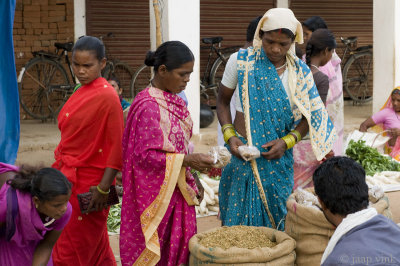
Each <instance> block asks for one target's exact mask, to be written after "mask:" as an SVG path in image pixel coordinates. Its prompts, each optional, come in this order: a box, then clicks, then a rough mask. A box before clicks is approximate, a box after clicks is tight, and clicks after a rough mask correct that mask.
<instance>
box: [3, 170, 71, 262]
mask: <svg viewBox="0 0 400 266" xmlns="http://www.w3.org/2000/svg"><path fill="white" fill-rule="evenodd" d="M0 179H1V180H3V181H4V180H5V179H7V181H6V182H5V183H4V184H3V185H2V186H1V189H0V265H10V266H12V265H15V266H19V265H53V263H52V259H51V252H52V249H53V246H54V244H55V243H56V241H57V239H58V238H59V236H60V234H61V232H62V230H63V228H64V226H65V225H66V224H67V223H68V221H69V219H70V216H71V212H72V207H71V204H70V203H69V202H68V200H69V198H70V196H71V183H70V182H69V181H68V180H67V178H66V177H65V176H64V175H63V174H62V173H61V172H60V171H58V170H56V169H53V168H42V169H38V168H33V167H22V168H21V169H18V167H15V166H13V165H7V164H3V163H0Z"/></svg>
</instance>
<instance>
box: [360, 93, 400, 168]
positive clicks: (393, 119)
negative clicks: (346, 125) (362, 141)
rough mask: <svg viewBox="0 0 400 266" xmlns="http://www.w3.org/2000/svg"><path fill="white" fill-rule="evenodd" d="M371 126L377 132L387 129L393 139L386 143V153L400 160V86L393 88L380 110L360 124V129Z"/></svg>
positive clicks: (366, 128)
mask: <svg viewBox="0 0 400 266" xmlns="http://www.w3.org/2000/svg"><path fill="white" fill-rule="evenodd" d="M370 127H373V131H375V132H377V133H380V132H382V131H384V130H386V131H387V133H388V134H389V136H390V137H391V139H390V140H389V141H388V142H387V143H386V145H385V153H387V154H389V155H390V156H391V157H392V158H394V159H396V160H397V161H400V138H399V137H400V86H399V87H396V88H394V89H393V90H392V93H390V96H389V98H388V99H387V101H386V103H385V104H384V105H383V107H382V108H381V110H380V111H379V112H377V113H376V114H374V115H372V116H371V117H370V118H368V119H367V120H365V121H364V122H363V123H362V124H361V125H360V131H361V132H366V131H367V130H368V128H370ZM385 134H386V133H385Z"/></svg>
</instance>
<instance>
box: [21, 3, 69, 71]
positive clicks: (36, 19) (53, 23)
mask: <svg viewBox="0 0 400 266" xmlns="http://www.w3.org/2000/svg"><path fill="white" fill-rule="evenodd" d="M13 35H14V52H15V61H16V69H17V75H18V73H19V71H20V69H21V67H22V66H23V65H25V63H26V62H27V61H28V60H29V59H31V58H32V52H33V51H39V50H45V51H51V52H54V50H55V48H54V43H55V42H67V41H73V40H74V1H73V0H17V3H16V7H15V18H14V33H13Z"/></svg>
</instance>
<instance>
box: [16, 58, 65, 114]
mask: <svg viewBox="0 0 400 266" xmlns="http://www.w3.org/2000/svg"><path fill="white" fill-rule="evenodd" d="M21 71H22V73H20V77H21V78H20V79H19V80H18V81H19V84H18V90H19V99H20V103H21V106H22V108H23V109H24V110H25V112H26V113H27V114H29V115H30V116H31V117H33V118H36V119H42V120H45V119H47V118H51V117H54V116H55V115H56V114H57V113H58V112H59V111H60V109H61V107H62V106H63V105H64V103H65V101H66V100H67V98H68V90H67V89H66V88H69V87H71V84H70V83H69V80H68V76H67V73H66V71H65V69H64V67H63V66H62V65H61V64H60V63H58V62H56V61H53V60H50V59H48V58H44V57H37V58H34V59H32V60H30V61H29V62H28V63H27V64H26V66H25V68H23V69H22V70H21Z"/></svg>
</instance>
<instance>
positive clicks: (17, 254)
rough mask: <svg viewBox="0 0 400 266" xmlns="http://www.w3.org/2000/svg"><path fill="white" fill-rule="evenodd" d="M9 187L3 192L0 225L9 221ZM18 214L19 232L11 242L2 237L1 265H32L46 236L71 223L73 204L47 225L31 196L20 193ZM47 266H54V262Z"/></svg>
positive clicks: (0, 198)
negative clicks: (37, 249) (37, 250)
mask: <svg viewBox="0 0 400 266" xmlns="http://www.w3.org/2000/svg"><path fill="white" fill-rule="evenodd" d="M9 187H10V186H9V185H8V184H4V185H3V186H2V188H1V189H0V222H2V223H3V222H5V221H6V216H7V215H6V213H7V196H6V195H7V190H8V189H9ZM17 198H18V208H19V210H18V214H17V216H16V220H15V221H16V230H15V233H14V235H13V237H12V238H11V240H10V242H7V241H6V240H5V239H4V238H0V265H9V266H14V265H15V266H19V265H31V264H32V260H33V253H34V252H35V249H36V247H37V245H38V244H39V243H40V241H41V240H43V238H44V236H45V234H46V233H47V232H50V231H52V230H58V231H60V230H62V229H63V228H64V226H65V225H66V224H67V223H68V221H69V218H70V216H71V213H72V207H71V204H70V203H68V207H67V211H66V212H65V214H64V215H63V216H62V217H61V218H60V219H57V220H55V221H54V222H53V223H52V224H50V225H49V226H47V227H46V226H44V224H43V222H42V220H41V219H40V216H39V213H38V212H37V210H36V208H35V207H34V203H33V200H32V196H31V195H30V194H29V193H25V192H20V191H18V190H17ZM48 265H53V263H52V260H51V258H50V261H49V263H48Z"/></svg>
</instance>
